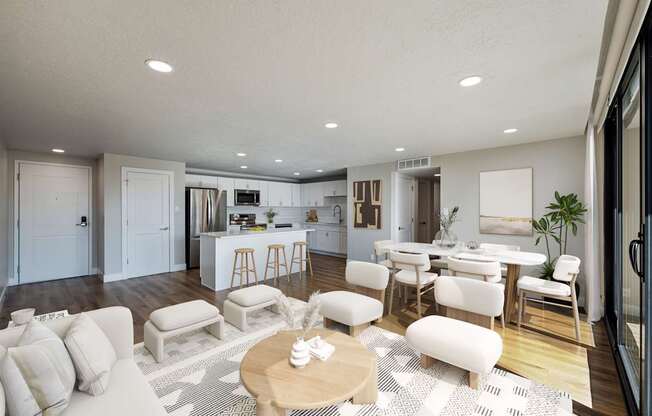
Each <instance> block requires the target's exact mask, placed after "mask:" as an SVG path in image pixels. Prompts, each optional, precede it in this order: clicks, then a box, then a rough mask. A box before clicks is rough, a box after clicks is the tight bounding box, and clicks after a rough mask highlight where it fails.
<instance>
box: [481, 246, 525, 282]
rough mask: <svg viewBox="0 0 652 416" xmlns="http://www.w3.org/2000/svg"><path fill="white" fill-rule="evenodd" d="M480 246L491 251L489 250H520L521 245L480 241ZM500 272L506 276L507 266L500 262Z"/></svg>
mask: <svg viewBox="0 0 652 416" xmlns="http://www.w3.org/2000/svg"><path fill="white" fill-rule="evenodd" d="M480 248H481V249H483V250H485V251H488V252H491V251H521V246H517V245H514V244H495V243H480ZM500 272H501V273H502V275H503V276H507V266H506V265H504V264H502V265H501V266H500Z"/></svg>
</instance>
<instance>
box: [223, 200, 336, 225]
mask: <svg viewBox="0 0 652 416" xmlns="http://www.w3.org/2000/svg"><path fill="white" fill-rule="evenodd" d="M325 203H327V204H330V205H329V206H325V207H320V208H290V207H274V208H273V209H274V212H277V213H278V214H276V216H275V217H274V222H275V223H296V222H298V223H302V222H304V221H305V219H306V212H308V210H310V209H316V210H317V216H318V218H319V219H320V220H321V219H324V220H327V221H328V220H331V221H330V222H332V220H333V207H334V206H335V205H339V206H340V207H342V224H346V197H328V198H326V200H325ZM268 210H269V207H228V208H227V210H226V212H227V215H230V214H256V222H257V223H266V222H267V216H265V212H267V211H268Z"/></svg>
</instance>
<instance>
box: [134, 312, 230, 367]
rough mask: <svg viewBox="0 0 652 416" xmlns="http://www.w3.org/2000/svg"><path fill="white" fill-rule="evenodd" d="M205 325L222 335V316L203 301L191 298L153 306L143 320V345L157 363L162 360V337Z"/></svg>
mask: <svg viewBox="0 0 652 416" xmlns="http://www.w3.org/2000/svg"><path fill="white" fill-rule="evenodd" d="M199 328H206V330H207V331H208V332H209V333H211V334H213V336H215V337H216V338H219V339H222V338H223V337H224V318H223V317H222V316H221V315H220V312H219V310H218V309H217V308H216V307H215V306H214V305H211V304H210V303H208V302H206V301H204V300H193V301H190V302H184V303H179V304H177V305H172V306H167V307H165V308H161V309H157V310H155V311H154V312H152V313H151V314H150V315H149V320H148V321H147V322H145V327H144V336H145V348H147V349H148V350H149V352H151V353H152V355H153V356H154V359H155V360H156V361H157V362H161V361H163V359H164V358H165V352H164V347H163V344H164V343H165V340H166V339H168V338H170V337H173V336H175V335H180V334H183V333H186V332H189V331H194V330H195V329H199Z"/></svg>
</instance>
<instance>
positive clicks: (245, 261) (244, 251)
mask: <svg viewBox="0 0 652 416" xmlns="http://www.w3.org/2000/svg"><path fill="white" fill-rule="evenodd" d="M234 251H235V257H234V258H233V274H231V287H233V283H234V282H235V275H236V274H237V275H238V276H240V287H242V275H245V278H246V279H247V282H246V284H247V285H248V284H249V272H253V274H254V283H255V284H258V275H257V274H256V261H255V260H254V249H253V248H236V249H235V250H234ZM238 256H240V267H237V265H238ZM250 259H251V268H250V265H249V260H250Z"/></svg>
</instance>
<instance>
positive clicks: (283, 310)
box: [276, 293, 297, 329]
mask: <svg viewBox="0 0 652 416" xmlns="http://www.w3.org/2000/svg"><path fill="white" fill-rule="evenodd" d="M276 304H277V305H278V313H279V314H280V315H281V316H282V317H283V320H284V321H285V323H286V324H287V326H288V328H289V329H294V328H295V327H296V326H297V319H296V317H295V316H294V311H293V310H292V305H290V300H289V299H288V298H287V296H285V295H284V294H282V293H281V294H280V295H278V296H277V297H276Z"/></svg>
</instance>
